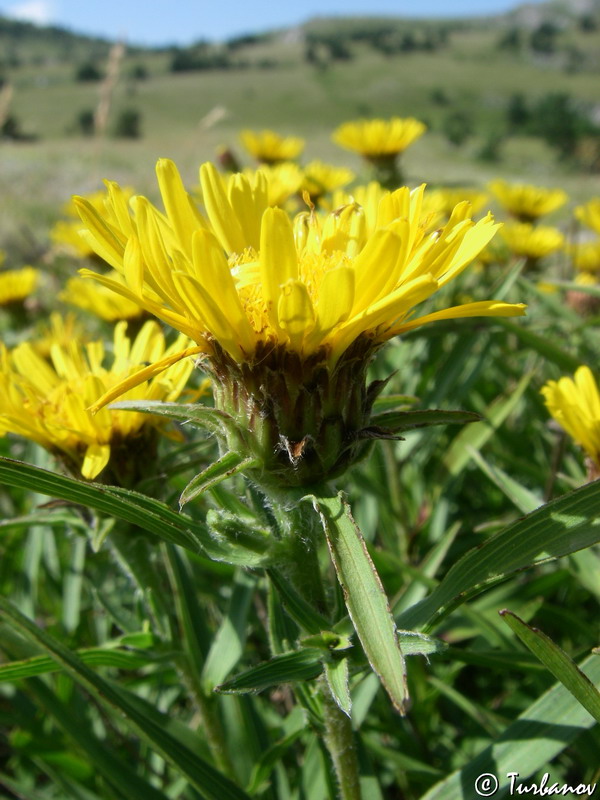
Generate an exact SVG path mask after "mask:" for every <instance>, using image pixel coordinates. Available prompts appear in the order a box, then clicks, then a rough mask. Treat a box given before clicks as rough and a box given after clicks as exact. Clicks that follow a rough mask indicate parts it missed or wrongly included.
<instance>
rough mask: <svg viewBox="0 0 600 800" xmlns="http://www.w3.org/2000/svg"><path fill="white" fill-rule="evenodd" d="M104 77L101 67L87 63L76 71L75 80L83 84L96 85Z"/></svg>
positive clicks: (91, 62) (90, 62)
mask: <svg viewBox="0 0 600 800" xmlns="http://www.w3.org/2000/svg"><path fill="white" fill-rule="evenodd" d="M103 77H104V75H103V73H102V70H101V69H100V67H99V66H98V65H97V64H95V63H94V62H93V61H85V62H84V63H83V64H80V65H79V66H78V67H77V69H76V70H75V80H76V81H80V82H81V83H94V82H97V81H101V80H102V78H103Z"/></svg>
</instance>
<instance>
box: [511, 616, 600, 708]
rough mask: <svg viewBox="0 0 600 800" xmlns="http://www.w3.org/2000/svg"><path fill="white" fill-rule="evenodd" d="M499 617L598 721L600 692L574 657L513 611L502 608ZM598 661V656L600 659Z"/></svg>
mask: <svg viewBox="0 0 600 800" xmlns="http://www.w3.org/2000/svg"><path fill="white" fill-rule="evenodd" d="M499 613H500V616H501V617H502V619H503V620H504V622H506V624H507V625H508V627H509V628H510V629H511V630H512V631H513V632H514V633H516V634H517V636H518V637H519V639H520V640H521V641H522V642H523V644H524V645H525V646H526V647H528V648H529V649H530V650H531V652H532V653H533V654H534V655H535V656H537V658H539V660H540V661H541V662H542V664H543V665H544V666H545V667H546V668H547V669H548V670H549V671H550V672H551V673H552V674H553V675H554V677H555V678H557V679H558V680H559V681H560V682H561V683H562V684H563V685H564V686H565V687H566V688H567V689H568V690H569V691H570V692H571V694H572V695H573V697H575V699H576V700H578V701H579V702H580V703H581V705H582V706H583V707H584V708H585V709H586V711H588V712H589V713H590V714H591V715H592V716H593V717H594V719H595V720H596V721H597V722H600V692H599V691H598V689H596V687H595V686H594V684H593V683H592V682H591V681H590V679H589V678H588V677H587V676H586V675H584V674H583V672H582V671H581V670H580V669H579V667H578V666H577V665H576V664H575V662H574V661H573V659H572V658H571V657H570V656H568V655H567V654H566V653H565V651H564V650H562V649H561V648H560V647H559V646H558V645H557V644H555V643H554V642H553V641H552V639H550V638H549V637H548V636H546V634H545V633H542V631H540V630H538V629H537V628H532V627H531V626H530V625H527V624H526V623H525V622H523V620H522V619H520V618H519V617H517V615H516V614H513V613H512V611H508V609H504V610H503V611H500V612H499ZM599 660H600V659H599Z"/></svg>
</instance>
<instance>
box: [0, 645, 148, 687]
mask: <svg viewBox="0 0 600 800" xmlns="http://www.w3.org/2000/svg"><path fill="white" fill-rule="evenodd" d="M76 652H77V655H78V656H79V658H80V659H81V660H82V662H83V663H84V664H90V665H91V666H98V667H114V668H115V669H141V668H142V667H145V666H147V665H148V664H149V663H151V662H152V661H154V658H153V657H152V656H144V655H141V654H138V653H134V652H132V651H131V650H117V649H107V648H102V647H91V648H88V649H86V650H77V651H76ZM60 669H61V668H60V665H58V664H57V663H56V661H54V659H52V658H50V656H32V657H31V658H26V659H23V660H20V661H9V662H7V663H6V664H0V683H3V682H5V681H9V682H12V681H17V680H20V679H21V678H31V677H34V676H35V675H44V674H46V673H48V672H58V671H59V670H60Z"/></svg>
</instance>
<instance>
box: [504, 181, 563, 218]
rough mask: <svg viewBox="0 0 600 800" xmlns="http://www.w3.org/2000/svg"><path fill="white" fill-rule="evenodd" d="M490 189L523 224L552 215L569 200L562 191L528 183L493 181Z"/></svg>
mask: <svg viewBox="0 0 600 800" xmlns="http://www.w3.org/2000/svg"><path fill="white" fill-rule="evenodd" d="M489 189H490V191H491V192H493V194H494V195H495V196H496V198H497V199H498V201H499V202H500V204H501V205H502V207H503V208H504V209H505V210H506V211H508V213H509V214H512V215H513V217H516V218H517V219H518V220H520V221H521V222H533V221H534V220H536V219H539V217H543V216H544V215H545V214H550V213H551V212H552V211H556V209H557V208H560V207H561V206H562V205H564V204H565V203H566V202H567V199H568V197H567V194H566V192H564V191H563V190H562V189H545V188H543V187H541V186H531V185H530V184H526V183H513V184H510V183H507V182H506V181H503V180H496V181H492V182H491V183H490V185H489Z"/></svg>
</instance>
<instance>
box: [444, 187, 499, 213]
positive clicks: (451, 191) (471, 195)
mask: <svg viewBox="0 0 600 800" xmlns="http://www.w3.org/2000/svg"><path fill="white" fill-rule="evenodd" d="M429 195H430V197H429V201H430V203H431V207H432V208H437V210H439V212H440V213H441V214H443V215H444V216H445V217H448V216H450V214H451V213H452V210H453V209H454V207H455V206H456V205H457V204H458V203H461V202H462V201H463V200H468V201H469V203H470V204H471V213H472V214H477V213H478V212H479V211H481V209H482V208H483V207H484V206H485V204H486V203H487V202H488V198H489V195H488V194H487V193H486V192H482V191H481V190H479V189H473V188H472V187H465V188H461V187H458V186H452V187H449V186H444V187H442V188H440V189H434V190H433V191H431V192H430V193H429Z"/></svg>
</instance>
